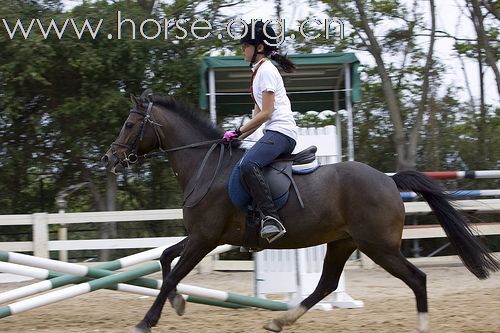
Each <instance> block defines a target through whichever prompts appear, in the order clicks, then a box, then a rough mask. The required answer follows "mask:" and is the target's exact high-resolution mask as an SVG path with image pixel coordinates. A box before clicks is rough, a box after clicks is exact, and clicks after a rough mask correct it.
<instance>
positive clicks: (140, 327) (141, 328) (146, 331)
mask: <svg viewBox="0 0 500 333" xmlns="http://www.w3.org/2000/svg"><path fill="white" fill-rule="evenodd" d="M132 333H151V327H149V326H148V325H147V324H146V323H144V322H142V321H141V322H140V323H139V324H137V325H136V326H135V327H134V329H133V330H132Z"/></svg>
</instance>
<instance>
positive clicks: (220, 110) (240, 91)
mask: <svg viewBox="0 0 500 333" xmlns="http://www.w3.org/2000/svg"><path fill="white" fill-rule="evenodd" d="M289 57H290V58H291V59H292V61H293V62H295V64H296V65H297V70H296V71H295V72H293V73H284V72H282V73H281V74H282V76H283V80H284V83H285V87H286V89H287V92H288V96H289V98H290V101H291V103H292V109H293V111H298V112H305V111H311V110H314V111H323V110H332V111H337V110H340V109H346V110H347V109H348V108H349V104H351V103H352V102H357V101H359V100H360V95H361V93H360V79H359V73H358V66H359V60H358V59H357V58H356V56H355V55H354V53H320V54H296V55H290V56H289ZM250 76H251V71H250V68H249V65H248V62H246V61H244V60H243V57H239V56H228V57H223V56H222V57H221V56H219V57H205V58H203V60H202V63H201V71H200V96H199V106H200V108H202V109H208V110H209V111H210V116H211V119H212V120H213V121H215V122H216V121H217V118H218V117H221V116H224V115H239V114H241V115H243V114H249V113H250V111H251V109H252V108H253V105H252V99H251V98H250V93H249V91H250Z"/></svg>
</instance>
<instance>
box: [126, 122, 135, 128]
mask: <svg viewBox="0 0 500 333" xmlns="http://www.w3.org/2000/svg"><path fill="white" fill-rule="evenodd" d="M125 127H126V128H132V127H134V123H126V124H125Z"/></svg>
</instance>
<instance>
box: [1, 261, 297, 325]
mask: <svg viewBox="0 0 500 333" xmlns="http://www.w3.org/2000/svg"><path fill="white" fill-rule="evenodd" d="M159 269H161V267H160V263H159V262H157V261H155V262H151V263H148V264H145V265H143V266H142V267H140V268H137V269H134V270H131V271H126V272H118V273H114V274H112V275H109V276H106V277H102V278H99V279H96V280H92V281H89V282H85V283H81V284H78V285H74V286H70V287H67V288H64V289H61V290H55V291H52V292H50V293H47V294H43V295H39V296H35V297H32V298H29V299H26V300H23V301H19V302H16V303H12V304H9V305H7V306H4V307H0V318H4V317H7V316H10V315H13V314H17V313H21V312H25V311H28V310H31V309H34V308H38V307H41V306H44V305H48V304H52V303H56V302H59V301H62V300H65V299H68V298H72V297H75V296H79V295H83V294H86V293H89V292H92V291H95V290H98V289H104V288H110V287H112V286H114V285H116V284H119V283H123V282H126V281H129V280H134V279H138V278H139V277H140V276H143V275H148V274H151V273H154V272H157V271H158V270H159ZM132 287H133V286H132ZM177 291H178V292H179V293H183V294H191V295H193V296H192V297H200V298H201V297H203V298H204V299H203V300H202V302H205V303H203V304H209V305H212V303H213V301H217V302H228V303H232V304H236V306H234V307H237V306H238V305H244V306H254V307H259V308H264V309H269V310H275V311H284V310H287V309H288V305H287V304H286V303H282V302H276V301H270V300H266V299H260V298H257V297H251V296H244V295H237V294H233V293H228V292H224V291H217V290H210V289H206V288H200V287H195V286H189V285H184V284H179V285H178V286H177ZM188 299H189V298H188Z"/></svg>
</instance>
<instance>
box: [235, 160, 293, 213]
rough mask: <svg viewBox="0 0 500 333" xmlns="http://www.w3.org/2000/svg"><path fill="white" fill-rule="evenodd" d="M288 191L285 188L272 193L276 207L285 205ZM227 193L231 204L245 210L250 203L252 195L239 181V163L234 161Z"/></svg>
mask: <svg viewBox="0 0 500 333" xmlns="http://www.w3.org/2000/svg"><path fill="white" fill-rule="evenodd" d="M272 192H273V191H272V190H271V193H272ZM288 192H289V191H288V189H287V190H285V191H284V192H283V193H278V194H276V193H272V197H273V202H274V206H275V207H276V209H280V208H282V207H283V206H284V205H285V203H286V201H287V200H288ZM228 194H229V198H230V199H231V201H232V202H233V204H234V205H235V206H236V207H238V208H240V209H242V210H244V211H247V210H248V207H249V206H250V205H251V204H252V197H251V196H250V194H249V193H248V192H247V190H246V188H245V186H243V184H242V183H241V175H240V164H239V163H236V166H235V167H234V168H233V172H232V173H231V177H229V186H228Z"/></svg>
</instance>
